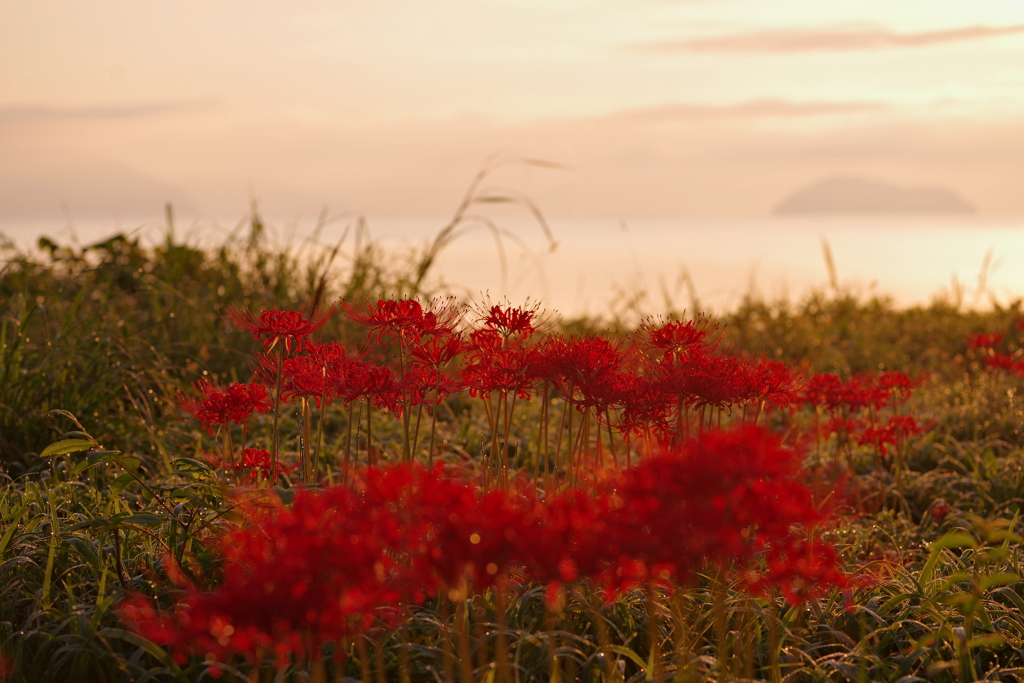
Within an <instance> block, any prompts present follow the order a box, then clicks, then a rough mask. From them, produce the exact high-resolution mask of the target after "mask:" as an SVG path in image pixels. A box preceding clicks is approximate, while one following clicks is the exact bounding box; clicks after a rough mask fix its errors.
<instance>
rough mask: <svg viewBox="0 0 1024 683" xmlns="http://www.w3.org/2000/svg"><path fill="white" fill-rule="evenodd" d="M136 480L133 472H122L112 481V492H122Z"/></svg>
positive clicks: (115, 493)
mask: <svg viewBox="0 0 1024 683" xmlns="http://www.w3.org/2000/svg"><path fill="white" fill-rule="evenodd" d="M134 481H135V477H134V476H132V475H131V474H122V475H121V476H120V477H118V478H117V479H115V480H114V481H112V482H110V492H111V493H112V494H114V495H117V494H118V493H121V491H124V489H125V488H126V487H127V486H129V485H130V484H131V483H132V482H134Z"/></svg>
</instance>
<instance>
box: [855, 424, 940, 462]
mask: <svg viewBox="0 0 1024 683" xmlns="http://www.w3.org/2000/svg"><path fill="white" fill-rule="evenodd" d="M923 431H925V427H924V425H921V424H918V422H917V420H916V419H914V418H913V417H906V416H900V415H896V416H893V417H890V418H889V420H888V422H886V423H885V424H884V425H878V426H874V425H872V426H869V427H866V428H865V429H864V431H863V432H861V434H860V435H859V436H858V437H857V443H859V444H860V445H862V446H863V445H865V444H872V445H873V446H875V448H877V449H878V452H879V453H880V454H881V455H888V454H889V447H890V446H895V447H898V446H899V444H901V443H903V442H904V441H906V440H907V438H908V437H911V436H914V435H916V434H920V433H922V432H923Z"/></svg>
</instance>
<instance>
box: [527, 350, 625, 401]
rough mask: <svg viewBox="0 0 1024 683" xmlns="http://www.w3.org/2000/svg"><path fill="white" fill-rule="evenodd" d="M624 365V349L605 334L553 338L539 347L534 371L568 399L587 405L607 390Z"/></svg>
mask: <svg viewBox="0 0 1024 683" xmlns="http://www.w3.org/2000/svg"><path fill="white" fill-rule="evenodd" d="M621 364H622V351H621V348H620V347H619V346H618V345H616V344H613V343H612V342H610V341H608V340H607V339H604V338H602V337H594V336H587V337H578V338H573V337H569V338H565V337H552V338H550V339H548V340H547V342H546V343H544V344H543V345H542V346H541V347H540V348H539V349H538V360H537V365H536V369H535V371H534V374H535V375H536V376H538V377H540V378H542V379H545V380H547V381H550V382H551V383H552V384H554V385H555V387H556V388H557V389H558V390H559V391H561V392H562V394H563V395H564V396H565V397H566V399H567V400H569V401H572V402H573V403H576V404H579V405H587V404H591V403H592V402H593V400H594V398H595V397H596V396H597V395H599V394H601V393H602V392H604V391H606V390H607V388H608V386H609V385H610V383H611V382H612V381H613V380H614V377H615V375H616V373H617V372H618V371H619V368H620V366H621ZM577 392H578V393H577Z"/></svg>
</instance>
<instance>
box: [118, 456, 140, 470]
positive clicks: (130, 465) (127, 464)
mask: <svg viewBox="0 0 1024 683" xmlns="http://www.w3.org/2000/svg"><path fill="white" fill-rule="evenodd" d="M141 464H142V461H141V460H139V459H138V458H122V459H121V466H122V467H124V468H125V469H126V470H128V471H129V472H138V471H139V465H141Z"/></svg>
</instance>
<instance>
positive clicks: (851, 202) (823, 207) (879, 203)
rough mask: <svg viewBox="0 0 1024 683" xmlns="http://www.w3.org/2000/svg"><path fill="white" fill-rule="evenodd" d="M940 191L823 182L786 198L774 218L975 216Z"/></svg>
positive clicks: (859, 181) (971, 209) (849, 180)
mask: <svg viewBox="0 0 1024 683" xmlns="http://www.w3.org/2000/svg"><path fill="white" fill-rule="evenodd" d="M974 210H975V209H974V207H973V206H971V205H970V204H968V203H967V202H965V201H964V200H963V199H961V198H960V197H958V196H957V195H956V194H955V193H953V192H951V191H950V190H947V189H945V188H942V187H898V186H895V185H887V184H885V183H880V182H877V181H874V180H866V179H864V178H850V177H835V178H826V179H825V180H822V181H819V182H817V183H815V184H813V185H811V186H810V187H806V188H804V189H802V190H800V191H798V192H796V193H794V194H792V195H790V196H789V197H787V198H786V199H785V200H783V202H782V203H781V204H779V206H778V207H777V208H776V209H775V213H776V214H821V213H831V214H837V213H974Z"/></svg>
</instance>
